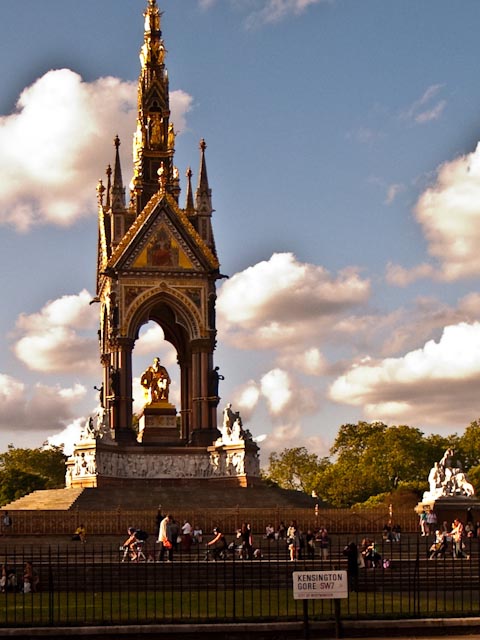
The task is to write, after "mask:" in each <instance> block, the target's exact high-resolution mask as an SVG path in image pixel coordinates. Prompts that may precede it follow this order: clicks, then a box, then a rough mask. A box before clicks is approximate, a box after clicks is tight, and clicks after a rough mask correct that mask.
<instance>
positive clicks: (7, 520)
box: [2, 511, 13, 536]
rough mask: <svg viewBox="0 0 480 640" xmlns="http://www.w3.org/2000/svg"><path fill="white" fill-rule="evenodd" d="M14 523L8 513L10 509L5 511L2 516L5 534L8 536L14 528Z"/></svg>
mask: <svg viewBox="0 0 480 640" xmlns="http://www.w3.org/2000/svg"><path fill="white" fill-rule="evenodd" d="M12 525H13V521H12V517H11V515H10V514H9V513H8V511H4V512H3V517H2V528H3V535H5V536H6V535H8V534H9V533H10V531H11V530H12Z"/></svg>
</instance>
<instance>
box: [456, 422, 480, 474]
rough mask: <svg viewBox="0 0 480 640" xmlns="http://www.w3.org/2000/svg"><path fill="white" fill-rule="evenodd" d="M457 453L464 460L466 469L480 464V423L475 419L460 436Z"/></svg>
mask: <svg viewBox="0 0 480 640" xmlns="http://www.w3.org/2000/svg"><path fill="white" fill-rule="evenodd" d="M454 449H455V454H456V455H457V456H458V457H459V458H460V459H461V460H462V463H463V465H464V469H465V470H466V471H467V473H468V471H469V470H470V469H471V468H472V467H477V466H478V465H480V423H479V421H478V420H474V421H473V422H471V423H470V424H469V426H468V427H467V428H466V429H465V432H464V434H463V436H461V437H460V438H458V441H457V446H456V447H454Z"/></svg>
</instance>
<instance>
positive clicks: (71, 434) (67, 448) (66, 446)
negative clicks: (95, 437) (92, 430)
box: [47, 417, 87, 456]
mask: <svg viewBox="0 0 480 640" xmlns="http://www.w3.org/2000/svg"><path fill="white" fill-rule="evenodd" d="M86 420H87V419H86V418H85V417H82V418H76V419H75V420H73V422H71V423H70V424H68V425H67V426H66V427H65V428H64V429H62V430H61V431H60V432H59V433H55V434H54V435H53V436H50V437H49V438H48V439H47V442H48V444H49V445H52V446H56V447H63V453H64V454H65V455H66V456H70V455H72V454H73V450H74V445H75V444H77V442H78V441H79V440H80V434H81V432H82V431H83V428H84V426H85V422H86Z"/></svg>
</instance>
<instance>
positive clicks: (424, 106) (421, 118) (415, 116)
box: [402, 84, 447, 124]
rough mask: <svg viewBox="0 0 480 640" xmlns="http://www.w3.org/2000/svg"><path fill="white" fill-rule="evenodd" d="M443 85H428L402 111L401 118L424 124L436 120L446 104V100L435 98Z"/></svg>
mask: <svg viewBox="0 0 480 640" xmlns="http://www.w3.org/2000/svg"><path fill="white" fill-rule="evenodd" d="M443 87H444V85H443V84H432V85H431V86H429V87H428V88H427V89H426V90H425V91H424V93H423V95H422V96H421V97H420V98H419V99H418V100H415V102H414V103H413V104H412V105H411V106H410V107H409V108H408V109H406V110H405V111H404V112H403V113H402V118H403V119H406V120H411V121H413V122H415V123H416V124H425V123H426V122H431V121H432V120H438V119H439V118H440V117H441V115H442V114H443V112H444V110H445V107H446V106H447V101H446V100H444V99H441V100H437V99H436V98H437V95H438V93H439V92H440V91H441V90H442V89H443Z"/></svg>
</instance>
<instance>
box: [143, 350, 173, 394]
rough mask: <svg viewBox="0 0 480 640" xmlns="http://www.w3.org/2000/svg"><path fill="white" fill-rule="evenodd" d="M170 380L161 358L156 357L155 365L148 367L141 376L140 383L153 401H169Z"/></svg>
mask: <svg viewBox="0 0 480 640" xmlns="http://www.w3.org/2000/svg"><path fill="white" fill-rule="evenodd" d="M170 382H171V380H170V376H169V375H168V371H167V370H166V369H165V367H164V366H163V365H162V364H160V358H155V359H154V361H153V365H151V366H150V367H148V369H146V370H145V371H144V372H143V373H142V377H141V378H140V384H141V385H142V387H144V388H145V389H146V391H147V393H148V394H149V397H150V402H151V403H155V402H161V401H168V392H169V389H170Z"/></svg>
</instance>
